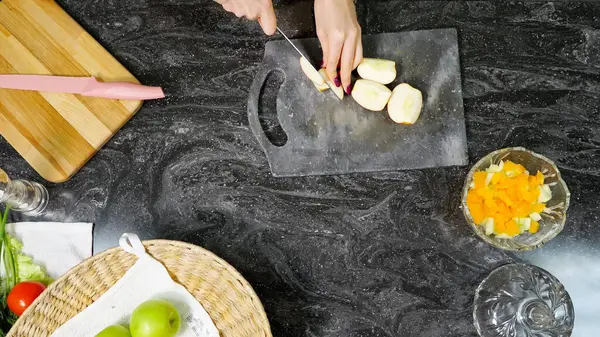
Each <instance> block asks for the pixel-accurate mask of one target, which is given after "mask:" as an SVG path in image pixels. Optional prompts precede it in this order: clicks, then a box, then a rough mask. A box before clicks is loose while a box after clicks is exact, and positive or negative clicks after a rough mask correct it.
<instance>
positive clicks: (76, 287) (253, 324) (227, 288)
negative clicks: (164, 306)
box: [7, 240, 272, 337]
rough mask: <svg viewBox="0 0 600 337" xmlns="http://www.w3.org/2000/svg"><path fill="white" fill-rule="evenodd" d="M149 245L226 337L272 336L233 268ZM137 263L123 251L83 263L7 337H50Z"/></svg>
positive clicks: (188, 249)
mask: <svg viewBox="0 0 600 337" xmlns="http://www.w3.org/2000/svg"><path fill="white" fill-rule="evenodd" d="M143 244H144V246H145V247H146V251H147V252H148V253H149V254H150V255H152V256H153V257H154V258H155V259H157V260H158V261H160V262H161V263H162V264H163V265H164V266H165V267H166V268H167V270H168V271H169V274H170V275H171V277H172V278H173V280H175V281H176V282H178V283H180V284H182V285H183V286H184V287H185V288H186V289H187V290H188V291H189V292H190V293H191V294H192V295H193V296H194V297H196V299H197V300H198V301H199V302H200V303H202V306H204V308H205V309H206V311H207V312H208V314H209V315H210V317H211V318H212V320H213V322H214V323H215V325H216V326H217V329H219V332H220V335H221V336H222V337H246V336H248V337H250V336H252V337H271V336H272V334H271V329H270V327H269V321H268V320H267V316H266V314H265V311H264V309H263V306H262V304H261V302H260V300H259V299H258V297H257V296H256V294H255V293H254V290H253V289H252V287H251V286H250V284H248V282H247V281H246V280H245V279H244V278H243V277H242V275H240V273H238V272H237V270H235V269H234V268H233V267H232V266H231V265H229V264H228V263H227V262H225V261H223V260H222V259H221V258H219V257H218V256H216V255H215V254H213V253H211V252H209V251H207V250H206V249H203V248H200V247H198V246H195V245H192V244H188V243H183V242H179V241H168V240H151V241H144V242H143ZM136 261H137V257H136V256H135V255H133V254H129V253H127V252H125V251H123V250H122V249H121V248H120V247H115V248H111V249H109V250H107V251H105V252H103V253H101V254H98V255H96V256H93V257H91V258H89V259H87V260H85V261H83V262H82V263H80V264H79V265H77V266H76V267H74V268H73V269H71V270H70V271H69V272H67V273H66V274H65V275H63V276H62V277H61V278H59V279H58V280H56V281H55V282H54V283H52V284H51V285H50V286H49V287H48V289H47V290H46V291H45V292H44V293H43V294H42V295H40V297H39V298H38V299H36V300H35V302H34V303H33V304H32V305H31V307H29V309H27V310H26V311H25V313H24V314H23V316H21V318H19V320H18V321H17V323H16V324H15V325H14V326H13V328H12V329H11V330H10V332H9V334H8V336H7V337H46V336H50V335H51V334H52V333H53V332H54V331H55V330H56V329H57V328H58V327H59V326H61V325H62V324H64V323H65V322H67V321H68V320H69V319H71V318H72V317H74V316H75V315H76V314H78V313H79V312H81V311H83V309H85V308H86V307H87V306H89V305H90V304H92V303H93V302H94V301H95V300H96V299H98V298H99V297H100V296H101V295H102V294H104V292H106V291H107V290H108V289H109V288H110V287H111V286H113V285H114V284H115V283H116V282H117V281H118V280H119V279H120V278H121V277H122V276H123V275H124V274H125V272H126V271H127V270H128V269H129V268H130V267H131V266H133V264H134V263H135V262H136ZM81 337H88V336H81ZM89 337H91V336H89Z"/></svg>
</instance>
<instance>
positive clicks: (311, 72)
mask: <svg viewBox="0 0 600 337" xmlns="http://www.w3.org/2000/svg"><path fill="white" fill-rule="evenodd" d="M300 68H302V71H303V72H304V74H305V75H306V76H307V77H308V79H309V80H311V81H312V82H313V83H314V84H315V86H316V87H317V89H319V88H320V87H322V86H323V85H325V86H326V84H325V80H324V79H323V77H321V74H319V72H318V71H317V70H316V69H315V68H314V67H313V66H312V64H310V62H308V60H307V59H305V58H304V57H301V58H300ZM319 90H320V89H319Z"/></svg>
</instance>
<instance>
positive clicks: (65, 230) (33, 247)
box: [6, 222, 93, 279]
mask: <svg viewBox="0 0 600 337" xmlns="http://www.w3.org/2000/svg"><path fill="white" fill-rule="evenodd" d="M92 227H93V225H92V224H91V223H61V222H17V223H9V224H7V225H6V231H7V232H8V233H9V234H10V235H12V236H14V237H15V238H17V239H18V240H19V241H21V242H22V243H23V249H22V250H21V252H22V253H23V254H26V255H28V256H31V257H32V258H33V261H34V262H35V263H37V264H39V265H41V266H43V267H44V268H45V270H46V272H47V273H48V275H50V277H52V278H53V279H57V278H59V277H60V276H61V275H63V274H64V273H66V272H67V271H68V270H69V269H71V268H72V267H75V266H76V265H78V264H79V263H81V261H83V260H85V259H87V258H88V257H90V256H92Z"/></svg>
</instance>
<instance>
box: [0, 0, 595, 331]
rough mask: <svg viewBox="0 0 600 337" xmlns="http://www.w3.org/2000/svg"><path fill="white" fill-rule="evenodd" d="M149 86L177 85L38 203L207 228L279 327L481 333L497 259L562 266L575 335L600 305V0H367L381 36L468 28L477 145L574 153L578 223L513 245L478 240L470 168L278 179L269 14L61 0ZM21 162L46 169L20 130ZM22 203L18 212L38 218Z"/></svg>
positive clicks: (201, 235)
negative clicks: (272, 144)
mask: <svg viewBox="0 0 600 337" xmlns="http://www.w3.org/2000/svg"><path fill="white" fill-rule="evenodd" d="M58 2H59V3H60V4H61V5H62V6H63V7H64V8H65V9H66V10H67V11H68V12H69V13H70V14H71V15H72V16H73V17H74V18H76V19H77V21H79V22H80V23H81V24H82V25H83V26H84V27H85V28H86V29H88V30H89V31H90V33H91V34H92V35H93V36H94V37H96V38H97V39H98V40H99V41H100V42H101V43H102V44H103V45H104V46H105V47H106V48H107V49H108V50H109V51H111V52H112V53H113V54H114V55H115V56H116V57H117V58H118V59H119V60H120V61H121V62H122V63H123V64H124V65H125V66H126V67H127V68H129V69H130V71H131V72H132V73H133V74H134V75H136V76H137V77H138V79H139V80H140V81H141V82H143V83H144V84H149V85H161V86H163V87H164V88H165V91H166V92H167V94H168V98H167V99H165V100H161V101H152V102H147V103H145V105H144V107H143V108H142V109H141V110H140V111H139V112H138V113H137V115H136V116H135V117H134V118H133V119H132V120H131V121H130V122H129V123H128V124H127V125H125V127H124V128H123V129H122V130H121V131H120V132H119V133H118V134H117V135H116V136H115V137H114V138H113V139H112V140H111V141H110V142H109V143H108V144H107V145H106V146H105V147H104V148H103V149H102V150H101V151H100V152H99V153H98V154H97V155H96V156H95V157H94V158H93V159H92V160H91V161H90V162H89V163H88V164H87V165H86V166H85V167H84V168H83V169H82V170H81V171H80V172H79V173H78V174H77V175H75V176H74V177H73V178H72V179H71V180H70V181H68V182H66V183H64V184H59V185H53V184H50V183H45V185H46V186H48V188H49V191H50V195H51V204H50V206H49V211H48V212H47V213H46V214H45V215H44V216H42V217H40V218H37V219H38V220H53V221H67V222H68V221H89V222H94V223H95V230H94V236H95V240H94V249H95V252H100V251H102V250H104V249H106V248H108V247H111V246H114V245H116V244H117V239H118V237H119V236H120V235H121V233H123V232H135V233H137V234H139V235H140V237H142V238H143V239H150V238H166V239H175V240H183V241H187V242H191V243H194V244H197V245H200V246H202V247H205V248H207V249H210V250H211V251H213V252H215V253H216V254H217V255H219V256H221V257H223V258H224V259H225V260H227V261H228V262H230V263H231V264H232V265H233V266H235V267H236V268H237V269H238V270H239V271H240V272H241V273H242V274H243V275H244V277H246V279H248V281H250V283H251V284H252V285H253V287H254V288H255V290H256V291H257V293H258V295H259V296H260V298H261V300H262V301H263V304H264V306H265V309H266V311H267V314H268V317H269V319H270V322H271V325H272V329H273V333H274V335H275V336H307V337H311V336H347V337H358V336H415V337H424V336H456V337H458V336H476V332H475V329H474V327H473V325H472V300H473V293H474V290H475V288H476V286H477V285H478V283H479V282H480V281H481V280H482V279H483V278H484V277H485V276H486V275H487V274H488V273H489V272H490V271H491V270H493V268H495V267H497V266H499V265H501V264H505V263H509V262H512V261H526V262H530V263H534V264H537V265H539V266H542V267H544V268H546V269H548V270H549V271H551V272H552V273H553V274H554V275H555V276H557V277H558V278H559V279H560V280H561V281H562V282H563V283H564V284H565V286H566V288H567V290H568V291H569V292H570V294H571V296H572V297H573V302H574V304H575V310H576V319H575V322H576V323H575V331H574V333H573V336H577V337H590V336H595V335H597V334H598V331H599V330H600V323H599V321H598V317H599V316H600V250H599V248H598V247H599V245H600V236H599V235H600V229H599V228H600V227H599V226H600V220H599V216H600V205H599V203H598V194H599V192H600V135H599V133H600V114H599V111H600V101H599V96H600V4H598V3H596V2H593V1H588V2H546V1H543V2H531V1H528V2H517V1H468V2H467V1H364V0H362V1H359V4H358V15H359V20H360V22H361V24H362V28H363V32H364V33H365V34H373V33H380V32H394V31H403V30H418V29H430V28H441V27H455V28H457V29H458V31H459V45H460V52H461V62H462V77H463V93H464V103H465V115H466V120H467V127H468V145H469V155H470V158H471V163H473V162H474V161H475V160H477V159H478V158H480V157H482V156H484V155H485V154H487V153H488V152H491V151H493V150H495V149H498V148H501V147H507V146H525V147H527V148H529V149H531V150H533V151H536V152H539V153H541V154H544V155H546V156H548V157H550V158H552V159H553V160H555V161H556V163H557V165H558V166H559V168H560V170H561V172H562V173H563V175H564V179H565V180H566V182H567V184H568V185H569V188H570V189H571V192H572V199H571V200H572V204H571V208H570V209H569V212H568V221H567V225H566V227H565V230H564V231H563V232H562V233H561V234H560V235H559V236H558V237H557V238H556V239H554V240H553V241H551V242H550V243H549V244H547V245H546V246H545V247H544V248H541V249H538V250H536V251H534V252H530V253H519V254H512V253H507V252H503V251H500V250H497V249H495V248H492V247H490V246H489V245H487V244H485V243H484V242H483V241H481V240H479V239H477V238H476V237H475V236H474V234H472V233H471V231H470V230H469V228H468V227H467V226H466V224H465V222H464V220H463V218H462V214H461V212H460V210H459V208H458V204H459V193H460V192H459V190H460V188H461V187H462V184H463V179H464V177H465V174H466V172H467V170H468V167H460V168H444V169H429V170H418V171H404V172H390V173H377V174H353V175H344V176H329V177H306V178H285V179H278V178H273V177H272V176H271V174H270V172H269V169H268V163H267V161H266V158H265V156H264V154H263V152H262V151H261V149H260V148H259V146H258V143H257V141H256V140H255V138H254V136H253V135H252V133H251V132H250V130H249V128H248V122H247V117H246V101H247V91H248V88H249V86H250V84H251V82H252V79H253V76H254V74H255V71H256V69H257V66H258V64H259V62H260V61H261V58H262V54H263V47H264V43H265V42H266V41H267V40H268V39H269V38H268V37H265V36H263V34H261V31H260V29H259V27H258V25H257V24H256V23H254V22H248V21H245V20H240V19H237V18H235V17H234V16H233V15H230V14H228V13H225V12H224V11H223V10H221V8H220V7H219V6H218V5H217V4H216V3H214V2H212V1H209V0H160V1H159V0H127V1H125V0H87V1H82V0H60V1H58ZM275 7H276V12H277V14H278V19H279V25H280V26H281V27H282V29H284V30H285V31H286V32H288V33H289V34H290V35H292V36H293V37H313V36H315V35H316V34H315V28H314V20H313V17H312V2H311V1H281V2H278V3H276V6H275ZM0 158H2V159H1V162H0V163H1V167H2V168H3V169H5V170H6V171H7V172H8V173H9V175H11V176H13V177H15V178H16V177H19V178H25V179H32V180H36V181H40V182H43V180H42V179H41V178H40V177H39V176H38V175H37V174H36V173H35V172H33V171H32V170H31V169H30V168H29V166H28V165H27V163H26V162H25V161H24V160H22V159H21V158H20V157H19V155H18V154H17V153H16V152H15V151H14V150H13V149H12V148H11V147H10V146H9V145H8V144H7V143H6V142H5V141H4V140H3V139H0ZM19 219H23V218H18V217H16V216H13V220H19Z"/></svg>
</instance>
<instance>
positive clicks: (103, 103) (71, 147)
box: [0, 0, 142, 182]
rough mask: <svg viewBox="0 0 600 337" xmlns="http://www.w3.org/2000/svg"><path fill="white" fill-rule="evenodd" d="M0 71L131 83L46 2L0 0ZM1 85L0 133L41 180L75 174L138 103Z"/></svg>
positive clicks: (114, 62) (99, 48)
mask: <svg viewBox="0 0 600 337" xmlns="http://www.w3.org/2000/svg"><path fill="white" fill-rule="evenodd" d="M0 74H37V75H59V76H95V77H96V78H98V79H100V80H102V81H127V82H135V83H138V81H137V80H136V79H135V78H134V77H133V75H132V74H131V73H129V71H127V69H125V67H123V66H122V65H121V64H120V63H119V62H118V61H117V60H116V59H115V58H114V57H113V56H112V55H110V54H109V53H108V52H107V51H106V50H105V49H104V48H103V47H102V46H101V45H100V44H99V43H98V42H96V40H94V38H92V37H91V36H90V35H89V34H88V33H87V32H86V31H85V30H84V29H83V28H81V26H79V24H78V23H77V22H75V20H73V19H72V18H71V17H70V16H69V15H68V14H67V13H66V12H64V11H63V10H62V9H61V8H60V6H58V5H57V4H56V3H55V2H54V1H53V0H2V1H0ZM141 105H142V102H141V101H118V100H109V99H102V98H94V97H83V96H79V95H73V94H62V93H49V92H34V91H21V90H8V89H0V134H1V135H2V136H3V137H4V138H5V139H6V140H7V141H8V142H9V143H10V144H11V145H12V146H13V147H14V148H15V149H16V150H17V151H18V152H19V153H20V154H21V156H23V158H25V160H27V162H28V163H29V164H30V165H31V166H32V167H33V168H34V169H35V170H36V171H37V172H38V173H39V174H40V175H41V176H42V177H43V178H44V179H46V180H49V181H51V182H63V181H66V180H68V179H69V178H70V177H71V176H72V175H73V174H75V173H76V172H77V171H78V170H79V169H80V168H81V167H82V166H83V165H84V164H85V163H86V162H87V161H88V160H89V159H90V158H91V157H92V156H93V155H94V154H95V153H96V152H97V151H98V149H100V147H102V145H104V144H105V143H106V142H107V141H108V140H109V139H110V138H111V137H112V136H113V135H114V134H115V133H116V132H117V131H118V130H119V129H120V128H121V127H122V126H123V124H125V123H126V122H127V121H128V120H129V119H130V118H131V117H132V116H133V115H134V114H135V113H136V112H137V110H138V109H139V108H140V107H141Z"/></svg>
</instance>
